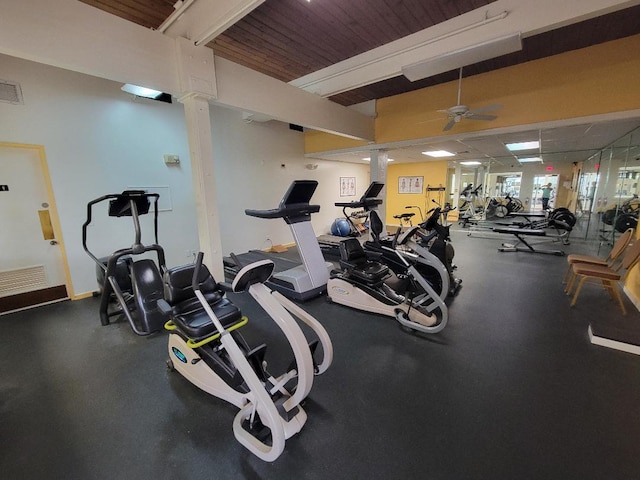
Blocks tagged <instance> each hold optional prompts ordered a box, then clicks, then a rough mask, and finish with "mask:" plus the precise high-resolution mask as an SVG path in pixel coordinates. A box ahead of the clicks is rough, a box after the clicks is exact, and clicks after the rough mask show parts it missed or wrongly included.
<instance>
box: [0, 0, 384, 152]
mask: <svg viewBox="0 0 640 480" xmlns="http://www.w3.org/2000/svg"><path fill="white" fill-rule="evenodd" d="M0 3H1V4H2V5H1V6H0V10H1V11H2V15H0V53H3V54H6V55H11V56H14V57H18V58H24V59H27V60H32V61H35V62H39V63H43V64H47V65H53V66H55V67H60V68H64V69H67V70H71V71H75V72H81V73H85V74H88V75H93V76H96V77H100V78H106V79H109V80H113V81H115V82H121V83H132V84H135V85H140V86H144V87H149V88H153V89H155V90H160V91H163V92H167V93H170V94H171V95H174V96H176V97H182V96H184V95H187V94H192V93H195V94H198V95H204V96H206V98H211V99H216V102H217V103H218V104H221V105H225V106H228V107H231V108H236V109H240V110H244V111H247V112H251V113H257V114H261V115H266V116H269V117H271V118H274V119H278V120H281V121H283V122H287V123H295V124H297V125H302V126H305V127H309V128H316V129H318V130H322V131H327V132H332V133H335V134H338V135H343V136H347V137H349V138H359V139H365V140H373V137H374V127H373V123H374V121H373V119H372V118H371V117H368V116H366V115H363V114H362V113H359V112H357V111H355V110H352V109H349V108H346V107H343V106H341V105H338V104H336V103H334V102H331V101H329V100H327V99H324V98H321V97H318V96H317V95H313V94H311V93H308V92H305V91H303V90H300V89H298V88H295V87H292V86H291V85H288V84H286V83H284V82H281V81H279V80H275V79H273V78H270V77H267V76H265V75H262V74H260V73H258V72H255V71H253V70H250V69H248V68H244V67H240V66H239V65H236V64H234V63H232V62H229V61H224V60H222V59H217V58H216V59H215V64H216V65H217V64H218V63H220V65H221V70H220V71H218V68H214V61H213V60H214V59H213V53H212V51H211V49H209V48H208V47H204V46H202V47H196V46H194V45H193V44H192V43H190V42H187V41H186V40H185V39H183V38H178V39H173V38H171V37H168V36H166V35H163V34H161V33H160V32H157V31H153V30H150V29H147V28H144V27H141V26H139V25H135V24H133V23H131V22H127V21H126V20H123V19H121V18H118V17H116V16H114V15H110V14H108V13H105V12H103V11H101V10H99V9H96V8H94V7H91V6H88V5H86V4H84V3H81V2H78V1H76V0H56V1H55V2H52V1H50V0H20V1H8V0H0ZM185 42H186V43H185ZM187 44H189V45H187ZM209 59H210V60H211V61H209ZM205 60H206V61H207V62H209V63H207V64H206V65H205V64H204V63H203V61H205ZM211 69H212V70H213V72H211ZM276 99H277V100H276Z"/></svg>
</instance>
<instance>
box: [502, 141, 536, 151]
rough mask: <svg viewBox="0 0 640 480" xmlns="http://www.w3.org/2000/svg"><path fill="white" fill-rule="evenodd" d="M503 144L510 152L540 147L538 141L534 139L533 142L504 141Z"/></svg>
mask: <svg viewBox="0 0 640 480" xmlns="http://www.w3.org/2000/svg"><path fill="white" fill-rule="evenodd" d="M504 146H505V147H507V148H508V149H509V151H510V152H517V151H520V150H533V149H534V148H540V142H539V141H538V140H535V141H533V142H517V143H505V144H504Z"/></svg>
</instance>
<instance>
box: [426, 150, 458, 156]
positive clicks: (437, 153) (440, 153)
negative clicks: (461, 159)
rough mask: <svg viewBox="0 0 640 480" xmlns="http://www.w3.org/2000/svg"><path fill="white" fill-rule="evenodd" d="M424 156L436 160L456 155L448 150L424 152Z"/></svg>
mask: <svg viewBox="0 0 640 480" xmlns="http://www.w3.org/2000/svg"><path fill="white" fill-rule="evenodd" d="M422 154H423V155H429V156H430V157H434V158H441V157H454V156H455V155H456V154H455V153H451V152H447V151H446V150H431V151H429V152H422Z"/></svg>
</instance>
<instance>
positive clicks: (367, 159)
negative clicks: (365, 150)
mask: <svg viewBox="0 0 640 480" xmlns="http://www.w3.org/2000/svg"><path fill="white" fill-rule="evenodd" d="M362 160H364V161H365V162H370V161H371V157H365V158H363V159H362ZM393 161H394V160H393V158H387V162H393Z"/></svg>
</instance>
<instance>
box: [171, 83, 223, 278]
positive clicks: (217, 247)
mask: <svg viewBox="0 0 640 480" xmlns="http://www.w3.org/2000/svg"><path fill="white" fill-rule="evenodd" d="M180 102H182V103H183V104H184V111H185V116H186V122H187V135H188V137H189V153H190V155H191V172H192V175H193V190H194V196H195V200H196V215H197V219H198V236H199V239H200V250H201V251H202V252H204V258H205V261H206V264H207V265H208V266H209V268H210V269H211V273H212V275H213V276H214V278H215V279H216V280H217V281H219V282H222V281H224V267H223V263H222V245H221V238H220V216H219V215H218V202H217V199H216V181H215V173H214V167H213V143H212V140H211V118H210V117H209V100H208V99H207V98H204V97H202V96H198V95H189V96H186V97H183V98H181V99H180Z"/></svg>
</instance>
